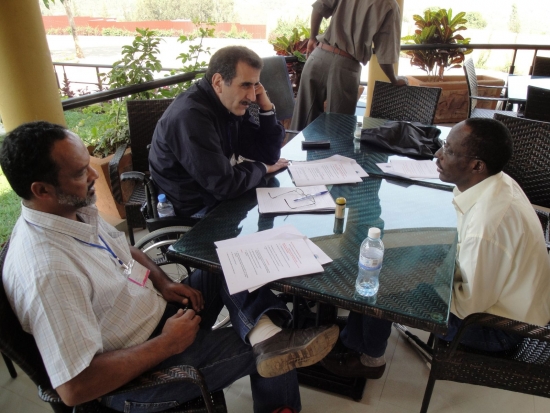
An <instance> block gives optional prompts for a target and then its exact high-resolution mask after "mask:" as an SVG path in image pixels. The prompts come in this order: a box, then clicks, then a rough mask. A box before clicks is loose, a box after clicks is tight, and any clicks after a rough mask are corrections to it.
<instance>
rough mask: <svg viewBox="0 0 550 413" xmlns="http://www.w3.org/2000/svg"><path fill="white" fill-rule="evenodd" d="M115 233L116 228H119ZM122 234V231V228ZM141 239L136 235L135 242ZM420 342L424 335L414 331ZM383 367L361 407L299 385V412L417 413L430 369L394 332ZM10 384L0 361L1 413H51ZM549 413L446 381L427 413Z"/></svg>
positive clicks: (233, 391)
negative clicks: (379, 377)
mask: <svg viewBox="0 0 550 413" xmlns="http://www.w3.org/2000/svg"><path fill="white" fill-rule="evenodd" d="M119 228H120V227H119ZM121 229H123V228H121ZM145 234H146V232H145V231H138V232H137V233H136V239H137V240H138V239H140V238H141V237H142V236H144V235H145ZM414 332H415V333H416V334H417V335H418V336H419V337H420V338H421V339H423V340H426V339H427V335H428V334H427V333H425V332H423V331H417V330H414ZM386 361H387V367H386V371H385V373H384V376H382V378H381V379H379V380H370V381H368V382H367V386H366V389H365V392H364V394H363V399H362V400H361V401H360V402H356V401H353V400H351V399H349V398H347V397H342V396H337V395H334V394H331V393H328V392H324V391H320V390H317V389H314V388H311V387H305V386H301V388H300V392H301V396H302V407H303V409H302V412H304V413H317V412H320V413H321V412H322V413H339V412H350V413H417V412H419V411H420V406H421V404H422V397H423V395H424V389H425V387H426V383H427V381H428V375H429V369H428V367H427V366H426V364H424V363H423V361H422V360H421V359H420V357H419V356H418V355H417V354H416V352H415V351H414V350H413V349H412V348H411V347H410V346H409V345H408V344H407V343H406V340H404V339H403V337H402V336H400V335H399V334H398V333H397V331H396V330H395V329H392V335H391V337H390V341H389V344H388V348H387V351H386ZM18 372H19V376H18V377H17V378H16V379H12V378H11V377H10V375H9V373H8V370H7V368H6V366H5V364H4V363H3V361H2V360H0V413H42V412H51V411H52V410H51V408H50V407H49V405H48V404H47V403H44V402H42V401H41V400H40V399H39V398H38V395H37V390H36V386H35V385H34V383H32V381H31V380H30V379H29V378H28V377H27V376H26V375H25V374H24V373H23V372H22V371H21V370H20V369H19V368H18ZM225 396H226V400H227V406H228V409H229V412H231V413H236V412H238V413H251V412H252V395H251V391H250V384H249V380H248V377H245V378H242V379H240V380H238V381H236V382H235V383H233V384H232V385H231V386H229V387H228V388H226V389H225ZM476 412H480V413H481V412H483V413H517V412H521V413H548V412H550V399H545V398H541V397H534V396H529V395H524V394H519V393H512V392H507V391H503V390H496V389H490V388H487V387H479V386H472V385H466V384H460V383H452V382H445V381H438V382H436V385H435V389H434V393H433V396H432V400H431V403H430V409H429V413H476Z"/></svg>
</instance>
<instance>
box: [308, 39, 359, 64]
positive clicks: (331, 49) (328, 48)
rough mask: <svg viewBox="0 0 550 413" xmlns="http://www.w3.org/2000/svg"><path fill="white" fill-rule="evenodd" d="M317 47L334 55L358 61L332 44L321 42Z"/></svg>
mask: <svg viewBox="0 0 550 413" xmlns="http://www.w3.org/2000/svg"><path fill="white" fill-rule="evenodd" d="M317 47H320V48H321V49H323V50H326V51H328V52H331V53H334V54H337V55H340V56H343V57H347V58H348V59H351V60H355V61H357V59H356V58H355V57H353V56H352V55H350V54H349V53H348V52H345V51H343V50H342V49H338V48H337V47H334V46H331V45H330V44H326V43H322V42H319V43H318V45H317Z"/></svg>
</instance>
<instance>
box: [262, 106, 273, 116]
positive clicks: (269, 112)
mask: <svg viewBox="0 0 550 413" xmlns="http://www.w3.org/2000/svg"><path fill="white" fill-rule="evenodd" d="M272 105H273V107H272V108H271V110H262V109H261V108H260V115H263V116H269V115H274V114H275V105H274V104H273V103H272Z"/></svg>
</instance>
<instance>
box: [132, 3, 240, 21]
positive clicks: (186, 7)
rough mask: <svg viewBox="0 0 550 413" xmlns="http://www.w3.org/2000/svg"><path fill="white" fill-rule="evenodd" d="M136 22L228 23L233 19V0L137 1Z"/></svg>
mask: <svg viewBox="0 0 550 413" xmlns="http://www.w3.org/2000/svg"><path fill="white" fill-rule="evenodd" d="M136 17H137V19H138V20H176V19H188V20H193V21H197V20H198V21H214V22H228V21H232V19H233V0H186V1H182V0H139V2H138V4H137V11H136Z"/></svg>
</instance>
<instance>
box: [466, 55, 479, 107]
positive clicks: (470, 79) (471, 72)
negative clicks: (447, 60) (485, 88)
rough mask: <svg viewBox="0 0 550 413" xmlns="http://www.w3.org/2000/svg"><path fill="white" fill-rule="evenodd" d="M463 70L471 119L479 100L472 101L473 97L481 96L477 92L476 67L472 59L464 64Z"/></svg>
mask: <svg viewBox="0 0 550 413" xmlns="http://www.w3.org/2000/svg"><path fill="white" fill-rule="evenodd" d="M463 69H464V75H465V76H466V84H467V85H468V95H469V98H468V117H470V116H471V115H472V112H473V111H474V109H475V108H476V105H477V99H472V96H479V94H478V91H477V75H476V67H475V65H474V61H473V59H472V58H471V57H470V58H468V59H467V60H466V61H465V62H464V65H463Z"/></svg>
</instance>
